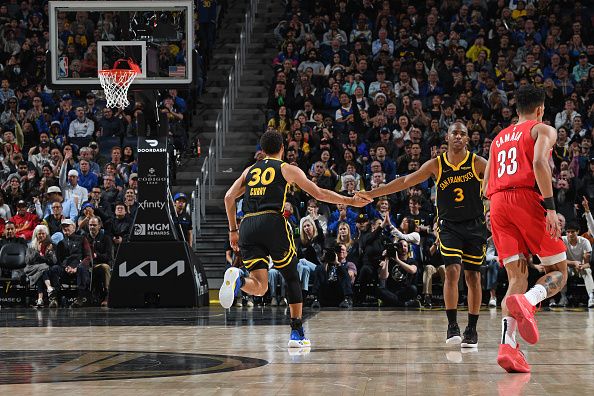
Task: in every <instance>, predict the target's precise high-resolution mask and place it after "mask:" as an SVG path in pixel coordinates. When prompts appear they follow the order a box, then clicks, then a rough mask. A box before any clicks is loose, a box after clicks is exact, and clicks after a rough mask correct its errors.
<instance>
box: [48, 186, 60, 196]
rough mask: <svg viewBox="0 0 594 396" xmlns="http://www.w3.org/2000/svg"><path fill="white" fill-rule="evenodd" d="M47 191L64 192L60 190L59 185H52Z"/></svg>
mask: <svg viewBox="0 0 594 396" xmlns="http://www.w3.org/2000/svg"><path fill="white" fill-rule="evenodd" d="M47 193H48V194H52V193H58V194H62V190H60V187H58V186H50V187H49V188H48V189H47Z"/></svg>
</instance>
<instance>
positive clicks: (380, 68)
mask: <svg viewBox="0 0 594 396" xmlns="http://www.w3.org/2000/svg"><path fill="white" fill-rule="evenodd" d="M385 72H386V69H384V67H383V66H380V67H378V68H377V73H385Z"/></svg>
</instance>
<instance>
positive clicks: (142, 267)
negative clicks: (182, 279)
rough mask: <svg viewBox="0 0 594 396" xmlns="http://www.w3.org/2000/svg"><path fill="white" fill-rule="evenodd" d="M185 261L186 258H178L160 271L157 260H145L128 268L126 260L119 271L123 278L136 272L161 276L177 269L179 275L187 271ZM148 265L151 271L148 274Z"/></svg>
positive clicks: (147, 275) (143, 275) (144, 275)
mask: <svg viewBox="0 0 594 396" xmlns="http://www.w3.org/2000/svg"><path fill="white" fill-rule="evenodd" d="M184 264H185V262H184V260H178V261H176V262H174V263H173V264H171V265H170V266H169V267H167V268H165V269H164V270H163V271H161V272H159V268H158V265H157V261H143V262H142V263H140V264H138V265H137V266H136V267H134V268H131V269H130V270H128V263H127V262H126V261H124V262H123V263H121V264H120V265H119V267H118V273H119V275H120V277H121V278H125V277H128V276H131V275H133V274H136V275H138V276H141V277H160V276H165V275H166V274H167V273H169V272H171V271H174V270H177V276H180V275H181V274H183V273H184V271H185V265H184ZM147 267H148V270H149V273H148V274H147V273H146V272H145V271H146V269H147Z"/></svg>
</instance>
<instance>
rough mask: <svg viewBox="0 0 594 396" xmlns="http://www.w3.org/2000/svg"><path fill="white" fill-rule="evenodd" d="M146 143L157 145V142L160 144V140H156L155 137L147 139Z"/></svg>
mask: <svg viewBox="0 0 594 396" xmlns="http://www.w3.org/2000/svg"><path fill="white" fill-rule="evenodd" d="M146 143H147V144H148V145H149V146H151V147H155V146H156V145H157V144H159V141H158V140H154V139H147V140H146Z"/></svg>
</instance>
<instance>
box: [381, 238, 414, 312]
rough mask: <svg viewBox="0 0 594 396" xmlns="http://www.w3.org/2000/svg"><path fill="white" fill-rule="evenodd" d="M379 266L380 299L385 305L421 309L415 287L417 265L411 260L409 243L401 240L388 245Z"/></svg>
mask: <svg viewBox="0 0 594 396" xmlns="http://www.w3.org/2000/svg"><path fill="white" fill-rule="evenodd" d="M379 265H380V272H379V278H380V285H381V286H380V287H379V289H378V297H379V298H380V299H381V300H383V302H384V304H385V305H389V306H395V307H415V308H420V307H421V305H420V302H419V300H417V287H416V286H415V285H414V279H415V275H416V273H417V265H416V262H415V261H414V260H412V259H410V258H409V250H408V242H406V241H405V240H402V239H401V240H399V241H398V242H396V243H392V244H388V245H386V250H385V251H384V253H383V259H382V261H380V264H379Z"/></svg>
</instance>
